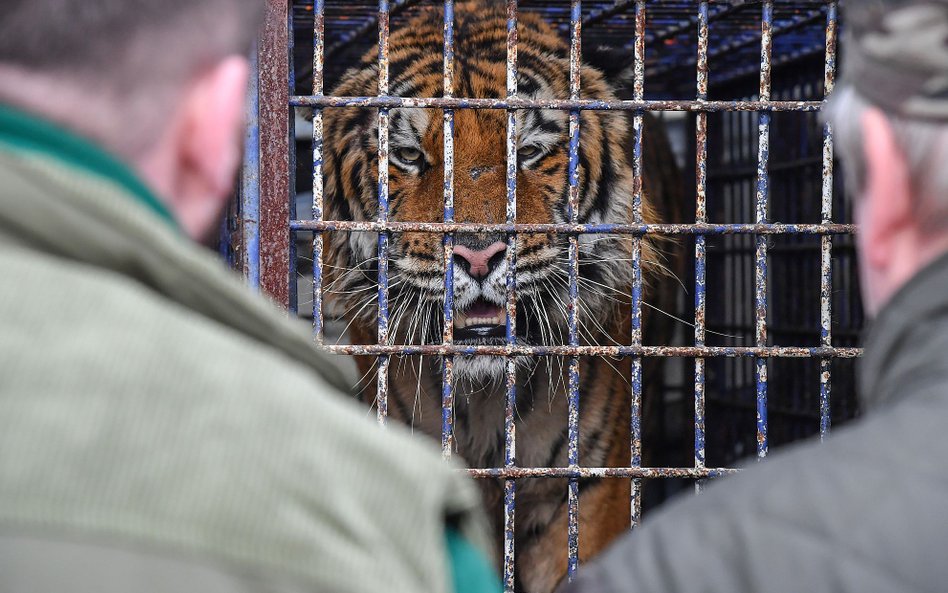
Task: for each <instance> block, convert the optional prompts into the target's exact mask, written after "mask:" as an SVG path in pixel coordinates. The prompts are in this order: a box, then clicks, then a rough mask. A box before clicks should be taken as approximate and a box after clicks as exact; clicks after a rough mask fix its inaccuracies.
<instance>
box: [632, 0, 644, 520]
mask: <svg viewBox="0 0 948 593" xmlns="http://www.w3.org/2000/svg"><path fill="white" fill-rule="evenodd" d="M633 42H634V47H635V50H634V57H635V64H634V66H633V80H632V87H633V95H632V96H633V98H634V99H635V100H636V101H642V100H643V98H644V96H645V1H644V0H638V1H637V2H636V3H635V38H634V40H633ZM642 123H643V118H642V112H640V111H639V112H636V113H635V115H634V116H633V118H632V132H633V143H632V221H633V222H634V223H636V224H641V223H642ZM631 305H632V307H631V308H632V311H631V313H632V314H631V340H632V341H631V345H632V346H633V347H634V346H641V345H642V237H641V236H639V235H633V238H632V303H631ZM630 382H631V384H632V403H631V407H630V410H629V418H630V423H629V463H630V464H631V465H632V467H638V466H640V465H642V358H641V357H640V356H634V357H633V358H632V365H631V377H630ZM641 518H642V481H641V480H640V479H633V480H632V484H631V488H630V495H629V527H630V528H635V527H636V526H637V525H638V524H639V522H640V521H641Z"/></svg>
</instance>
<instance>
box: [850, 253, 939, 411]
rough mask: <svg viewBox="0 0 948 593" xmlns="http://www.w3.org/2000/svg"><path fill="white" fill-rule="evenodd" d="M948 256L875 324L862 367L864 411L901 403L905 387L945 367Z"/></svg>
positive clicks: (894, 301)
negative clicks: (944, 343) (930, 372)
mask: <svg viewBox="0 0 948 593" xmlns="http://www.w3.org/2000/svg"><path fill="white" fill-rule="evenodd" d="M946 332H948V253H946V254H944V255H942V256H941V257H939V258H938V259H936V260H935V261H933V262H932V263H930V264H929V265H928V266H926V267H925V268H923V269H922V270H921V271H920V272H918V273H917V274H916V275H915V276H914V277H913V278H912V279H911V280H909V281H908V282H907V283H906V284H905V285H904V286H903V287H902V288H901V289H899V290H898V292H896V294H895V296H893V297H892V299H891V300H890V301H889V302H888V303H887V304H886V305H885V306H884V307H883V309H882V311H881V312H880V313H879V315H878V317H877V318H876V319H875V320H874V321H873V323H872V325H871V327H870V328H869V332H868V334H867V336H866V341H865V353H864V356H863V359H862V360H861V361H860V364H859V373H858V380H859V394H860V398H861V401H862V404H863V406H864V407H865V408H871V407H874V406H877V405H881V404H884V403H891V402H892V401H894V400H896V399H900V397H899V396H900V394H905V393H909V392H910V391H911V390H910V389H906V386H907V384H908V383H909V382H911V381H912V380H915V379H917V378H918V376H919V375H920V374H921V373H923V372H925V371H927V370H931V368H934V367H935V366H942V365H943V364H944V363H943V362H942V359H944V358H945V352H944V351H943V349H942V347H941V343H942V342H944V341H945V340H946V338H948V336H946Z"/></svg>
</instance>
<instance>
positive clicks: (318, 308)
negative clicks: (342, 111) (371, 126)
mask: <svg viewBox="0 0 948 593" xmlns="http://www.w3.org/2000/svg"><path fill="white" fill-rule="evenodd" d="M325 8H326V7H325V0H316V1H315V3H314V5H313V13H314V14H313V95H314V96H317V97H318V96H321V95H322V94H323V47H324V46H325V43H326V37H325ZM322 219H323V110H322V109H313V220H314V221H316V222H319V221H321V220H322ZM313 337H314V338H315V340H316V343H317V344H322V343H323V233H322V232H314V233H313Z"/></svg>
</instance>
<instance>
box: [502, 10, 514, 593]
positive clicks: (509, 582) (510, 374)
mask: <svg viewBox="0 0 948 593" xmlns="http://www.w3.org/2000/svg"><path fill="white" fill-rule="evenodd" d="M516 95H517V0H507V98H508V99H509V98H511V97H515V96H516ZM506 151H507V223H508V224H514V223H516V221H517V120H516V112H515V111H514V110H512V109H508V110H507V139H506ZM505 257H506V261H507V319H506V325H507V328H506V329H507V331H506V338H507V340H506V341H507V347H508V348H510V347H512V346H513V345H514V343H515V342H516V339H517V234H516V233H508V234H507V252H506V255H505ZM506 371H507V372H506V374H507V393H506V401H505V408H504V467H506V468H512V467H515V466H516V465H517V433H516V429H517V425H516V423H515V422H514V417H515V414H516V409H517V365H516V359H514V357H512V356H508V357H507V358H506ZM515 515H516V483H515V482H514V480H512V479H510V478H506V479H505V480H504V593H513V591H514V582H515V581H514V525H515Z"/></svg>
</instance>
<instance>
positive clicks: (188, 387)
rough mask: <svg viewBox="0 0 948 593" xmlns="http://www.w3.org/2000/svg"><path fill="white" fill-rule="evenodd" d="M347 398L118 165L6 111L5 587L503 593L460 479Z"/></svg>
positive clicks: (280, 319) (1, 454) (2, 300)
mask: <svg viewBox="0 0 948 593" xmlns="http://www.w3.org/2000/svg"><path fill="white" fill-rule="evenodd" d="M345 387H346V386H345V385H344V384H343V383H342V379H341V377H340V375H339V374H338V373H337V372H336V370H335V367H334V365H333V361H332V359H331V358H330V356H329V355H326V354H323V353H320V352H318V351H316V350H315V349H314V348H313V347H312V346H311V345H310V339H309V336H308V334H307V332H306V331H305V328H304V327H302V326H297V325H296V324H294V323H292V322H290V321H288V320H287V319H286V318H285V316H284V315H281V314H280V313H278V312H277V311H276V310H274V309H272V308H271V307H270V306H269V305H267V304H266V303H265V302H264V301H263V300H262V299H260V298H257V297H255V296H254V295H252V294H251V293H250V292H249V291H248V290H246V289H245V288H244V287H243V286H242V285H241V283H240V280H239V278H238V277H236V275H234V274H232V273H231V272H230V271H229V270H227V269H226V268H225V267H224V266H222V265H221V264H220V263H219V262H218V261H217V260H216V259H215V258H214V257H213V255H212V254H210V253H209V252H206V251H205V250H202V249H200V248H198V247H196V246H194V245H193V244H191V243H190V242H189V241H187V240H186V239H185V237H184V235H183V234H182V233H181V232H180V231H179V230H178V228H177V227H176V226H175V223H174V221H173V218H172V216H170V215H169V214H168V212H167V211H166V210H165V209H164V207H163V206H162V205H161V203H160V202H159V201H158V200H156V199H155V198H154V197H153V196H152V194H151V193H150V192H149V191H148V189H147V188H146V187H145V186H144V185H143V184H142V183H141V182H140V181H139V180H138V179H137V178H136V177H135V176H134V175H133V174H132V173H131V172H129V170H128V169H127V168H125V167H124V166H122V165H121V164H119V163H118V162H117V161H116V160H114V159H113V158H111V157H110V156H108V155H107V154H105V153H104V152H102V151H101V150H99V149H98V148H96V147H95V146H93V145H91V144H89V143H88V142H86V141H84V140H82V139H80V138H78V137H76V136H73V135H71V134H69V133H67V132H64V131H63V130H61V129H58V128H55V127H54V126H52V125H51V124H48V123H45V122H43V121H41V120H36V119H34V118H31V117H29V116H26V115H25V114H22V113H19V112H16V111H14V110H10V109H7V108H3V107H2V106H0V590H22V588H21V587H18V586H17V583H18V582H19V581H17V579H18V578H19V579H22V581H24V582H25V581H29V582H31V583H33V584H36V583H43V582H47V581H48V579H50V578H54V579H55V578H65V579H67V580H66V581H62V582H69V579H72V581H71V582H73V583H75V582H76V581H75V580H74V579H76V578H85V577H89V578H102V579H106V580H109V579H111V580H110V582H112V584H113V585H115V587H116V589H117V590H123V587H124V590H135V591H158V590H165V588H172V589H173V588H177V589H178V590H183V589H188V590H202V591H207V592H212V591H225V590H226V591H231V590H241V591H320V592H322V591H327V592H350V591H351V592H366V591H386V592H392V593H397V592H404V593H417V592H420V591H430V592H434V593H447V592H449V591H452V590H457V589H458V587H461V588H462V589H465V590H467V591H476V590H477V591H492V590H495V587H496V580H495V579H494V578H493V577H492V576H491V575H490V573H489V572H488V571H486V565H485V564H484V563H483V560H482V558H483V557H484V553H485V552H486V550H487V549H488V546H489V544H488V541H487V538H486V535H485V527H484V521H483V519H482V516H481V513H480V511H479V510H478V504H479V499H478V494H477V492H476V491H475V489H474V488H473V486H472V485H471V484H470V483H469V482H468V481H467V480H466V479H464V478H463V477H462V476H461V475H460V474H459V473H458V472H457V471H456V470H455V468H454V467H452V466H450V465H446V464H445V463H444V462H443V461H442V460H441V458H440V456H439V455H438V453H437V451H436V450H435V449H434V448H433V447H429V446H427V445H425V444H422V443H421V442H418V441H416V440H412V439H410V438H409V435H408V434H407V433H406V432H405V431H403V430H402V429H400V428H399V427H396V426H392V427H389V428H387V429H384V430H383V429H380V428H378V427H377V426H376V425H375V424H374V422H373V421H372V420H371V419H370V418H368V417H367V414H366V411H365V410H364V409H363V408H361V407H358V406H357V405H356V404H355V403H352V402H350V401H347V400H345V399H344V398H342V397H339V396H338V395H337V394H338V393H339V390H341V389H344V388H345ZM76 546H78V548H77V547H76ZM31 551H33V552H31ZM34 552H35V553H34ZM133 556H134V557H135V558H132V557H133ZM449 557H450V558H449ZM4 558H6V561H4ZM70 558H71V559H72V560H66V559H70ZM77 558H85V559H87V561H85V562H80V561H78V560H76V559H77ZM143 559H144V560H143ZM138 561H144V562H145V563H146V564H147V565H148V566H149V569H148V570H142V571H138V572H136V570H135V569H134V567H136V566H138V565H137V564H136V562H138ZM5 562H6V564H5ZM70 562H71V563H72V564H70ZM162 563H164V564H162ZM73 565H75V566H73ZM90 565H91V566H93V567H94V568H95V569H96V570H99V574H98V577H95V576H89V575H90V574H91V572H95V571H91V572H90ZM70 566H73V569H70V568H69V567H70ZM162 566H166V567H170V568H167V570H165V571H164V573H162V572H161V567H162ZM452 566H453V569H452V568H450V567H452ZM31 570H32V572H31ZM70 570H72V572H70ZM84 571H85V572H84ZM122 571H125V573H126V574H125V577H127V578H128V579H131V580H130V581H121V578H122V577H121V575H120V574H119V573H122ZM155 571H158V572H157V573H156V572H155ZM465 571H468V572H467V573H465ZM192 572H193V573H194V574H198V573H200V574H201V575H204V576H203V577H201V576H195V577H194V580H192V581H190V582H188V578H190V577H189V576H188V575H191V574H192ZM159 573H160V574H164V577H167V578H168V579H171V576H170V575H175V576H174V579H178V580H174V582H173V583H172V581H171V580H166V581H163V580H162V579H163V578H164V577H158V576H153V577H146V576H143V575H155V574H159ZM464 574H468V575H474V576H468V577H465V576H463V575H464ZM76 575H84V576H80V577H77V576H76ZM103 575H105V576H103ZM129 575H131V576H129ZM182 578H183V579H185V580H184V581H180V579H182ZM202 578H203V579H204V580H202ZM452 578H453V579H454V583H453V584H452ZM43 579H47V581H44V580H43ZM207 579H210V580H207ZM215 579H216V580H215ZM477 579H483V580H482V581H480V582H481V583H482V584H484V588H481V589H477V588H476V587H475V584H476V583H477V582H479V581H478V580H477ZM49 582H50V583H53V582H55V581H49ZM116 583H123V584H118V585H116ZM211 583H218V585H219V584H220V583H225V585H224V586H222V587H219V586H217V585H213V584H211ZM226 583H231V584H234V587H232V588H227V586H226ZM36 586H38V587H39V588H40V589H42V588H43V587H42V586H40V585H36ZM96 590H99V591H105V590H111V589H102V588H99V589H96Z"/></svg>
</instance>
